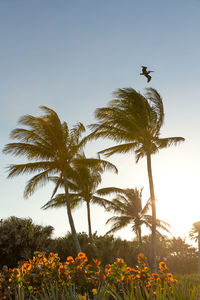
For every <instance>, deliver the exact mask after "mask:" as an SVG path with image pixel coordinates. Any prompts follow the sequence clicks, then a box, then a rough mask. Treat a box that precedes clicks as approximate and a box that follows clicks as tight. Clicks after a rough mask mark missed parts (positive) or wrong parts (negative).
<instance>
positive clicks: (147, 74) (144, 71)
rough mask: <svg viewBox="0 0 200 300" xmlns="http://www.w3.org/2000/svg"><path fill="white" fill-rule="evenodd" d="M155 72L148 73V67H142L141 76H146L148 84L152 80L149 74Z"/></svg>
mask: <svg viewBox="0 0 200 300" xmlns="http://www.w3.org/2000/svg"><path fill="white" fill-rule="evenodd" d="M151 72H154V71H147V67H145V66H142V73H140V75H144V76H145V77H146V78H147V82H149V81H150V80H151V76H150V75H149V73H151Z"/></svg>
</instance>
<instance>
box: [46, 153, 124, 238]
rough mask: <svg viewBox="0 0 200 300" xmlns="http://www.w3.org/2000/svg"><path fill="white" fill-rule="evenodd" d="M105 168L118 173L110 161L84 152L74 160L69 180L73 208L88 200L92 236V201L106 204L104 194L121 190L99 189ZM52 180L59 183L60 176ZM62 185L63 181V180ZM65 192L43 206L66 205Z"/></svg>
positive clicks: (90, 233)
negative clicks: (86, 154)
mask: <svg viewBox="0 0 200 300" xmlns="http://www.w3.org/2000/svg"><path fill="white" fill-rule="evenodd" d="M105 170H112V171H114V172H116V173H117V168H116V167H115V166H114V165H113V164H112V163H110V162H108V161H106V160H102V159H100V157H98V158H86V156H85V154H84V153H82V154H80V155H79V156H78V158H77V159H76V160H74V168H73V176H72V177H71V179H70V181H69V187H70V193H69V196H70V199H71V208H72V209H73V208H75V207H76V206H77V205H78V204H79V203H81V202H82V201H84V202H86V205H87V214H88V229H89V236H90V238H91V237H92V228H91V216H90V215H91V214H90V203H95V204H98V205H100V206H104V207H105V204H106V203H108V200H107V199H105V198H103V197H102V196H104V195H107V194H111V193H115V192H119V191H120V189H119V188H115V187H107V188H101V189H97V188H98V185H99V184H100V183H101V181H102V177H101V175H102V173H103V172H104V171H105ZM52 180H53V181H54V182H55V183H56V185H57V184H58V181H59V178H55V177H53V178H52ZM60 185H61V186H62V185H63V183H62V182H61V183H60ZM65 202H66V196H65V194H57V195H56V196H55V197H53V198H52V199H51V200H50V201H48V202H47V203H46V204H45V205H44V206H43V208H44V209H48V208H59V207H62V206H64V205H65Z"/></svg>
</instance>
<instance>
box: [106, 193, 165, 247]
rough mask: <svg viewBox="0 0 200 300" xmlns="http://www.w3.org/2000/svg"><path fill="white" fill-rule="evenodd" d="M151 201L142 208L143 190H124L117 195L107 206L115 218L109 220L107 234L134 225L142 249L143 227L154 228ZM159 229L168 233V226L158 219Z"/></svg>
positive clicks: (133, 228)
mask: <svg viewBox="0 0 200 300" xmlns="http://www.w3.org/2000/svg"><path fill="white" fill-rule="evenodd" d="M150 205H151V202H150V199H149V200H148V201H147V202H146V204H145V206H144V207H143V208H142V189H140V190H138V189H137V188H135V189H124V190H121V191H120V194H117V195H116V197H115V198H114V199H113V200H112V201H110V203H109V204H108V205H107V206H106V210H107V211H109V212H113V213H114V216H113V217H111V218H109V219H108V220H107V222H106V224H110V223H112V227H111V229H110V230H109V231H108V232H107V234H108V233H114V232H116V231H118V230H120V229H122V228H124V227H126V226H127V225H129V224H131V225H132V230H133V232H135V234H136V236H137V240H138V243H139V246H140V250H141V249H142V233H141V226H142V225H145V226H146V227H147V228H150V229H151V226H152V216H151V215H149V214H147V212H148V210H149V208H150ZM156 225H157V227H159V228H161V229H163V230H165V231H167V232H169V231H168V229H167V226H169V224H167V223H166V222H164V221H161V220H159V219H156Z"/></svg>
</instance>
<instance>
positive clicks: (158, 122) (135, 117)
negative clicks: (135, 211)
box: [88, 88, 184, 271]
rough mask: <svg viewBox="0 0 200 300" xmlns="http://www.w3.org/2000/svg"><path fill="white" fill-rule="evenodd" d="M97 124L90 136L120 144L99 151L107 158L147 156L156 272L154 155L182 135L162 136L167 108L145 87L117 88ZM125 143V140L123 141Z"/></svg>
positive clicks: (138, 157)
mask: <svg viewBox="0 0 200 300" xmlns="http://www.w3.org/2000/svg"><path fill="white" fill-rule="evenodd" d="M95 117H96V119H97V120H98V123H96V124H91V125H90V128H91V129H92V130H93V132H92V133H91V134H90V135H89V136H88V139H94V138H95V139H97V138H100V137H102V138H109V139H112V140H113V141H114V142H116V143H120V144H119V145H115V146H113V147H110V148H107V149H105V150H102V151H100V153H104V154H105V155H106V156H107V157H109V156H111V155H113V154H115V153H127V152H129V151H134V152H135V154H136V162H138V161H139V159H140V158H143V157H144V156H146V158H147V171H148V178H149V189H150V198H151V209H152V261H153V270H154V271H156V269H157V267H156V205H155V193H154V184H153V176H152V167H151V155H152V154H155V153H157V152H158V151H159V150H160V149H162V148H166V147H168V146H171V145H176V144H177V143H179V142H181V141H184V138H182V137H170V138H160V129H161V127H162V125H163V122H164V107H163V102H162V98H161V96H160V95H159V93H158V92H157V91H156V90H155V89H153V88H148V89H146V94H145V96H143V95H142V94H140V93H138V92H136V91H135V90H134V89H132V88H126V89H118V90H117V91H116V92H115V93H114V100H112V101H111V102H110V103H109V104H108V106H107V107H103V108H98V109H97V110H96V112H95ZM122 142H124V143H122Z"/></svg>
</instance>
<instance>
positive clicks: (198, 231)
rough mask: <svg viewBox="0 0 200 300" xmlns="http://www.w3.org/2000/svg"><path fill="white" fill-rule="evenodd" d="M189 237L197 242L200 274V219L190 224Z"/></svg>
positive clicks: (199, 271)
mask: <svg viewBox="0 0 200 300" xmlns="http://www.w3.org/2000/svg"><path fill="white" fill-rule="evenodd" d="M189 237H190V238H191V239H192V240H195V242H197V243H198V273H199V274H200V221H198V222H195V223H193V224H192V229H191V230H190V232H189Z"/></svg>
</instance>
